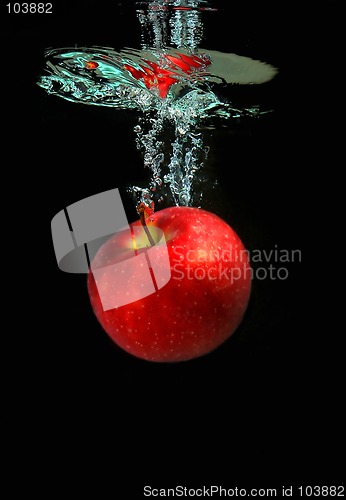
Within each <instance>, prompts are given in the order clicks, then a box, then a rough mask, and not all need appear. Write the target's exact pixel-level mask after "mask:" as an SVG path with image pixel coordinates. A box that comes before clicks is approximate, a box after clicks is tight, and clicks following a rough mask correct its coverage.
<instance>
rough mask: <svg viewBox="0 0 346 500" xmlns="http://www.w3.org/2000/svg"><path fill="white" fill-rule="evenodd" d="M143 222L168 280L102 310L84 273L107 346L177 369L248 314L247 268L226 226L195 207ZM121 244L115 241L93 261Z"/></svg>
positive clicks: (210, 347)
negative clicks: (160, 241) (167, 268)
mask: <svg viewBox="0 0 346 500" xmlns="http://www.w3.org/2000/svg"><path fill="white" fill-rule="evenodd" d="M146 223H147V227H148V229H149V231H150V228H154V227H157V228H159V229H160V230H161V231H163V233H164V235H165V239H166V245H167V250H168V255H169V259H170V265H171V279H170V280H169V282H168V283H167V284H166V285H165V286H163V288H161V289H159V290H158V291H156V292H155V293H153V294H151V295H148V296H147V297H145V298H142V299H139V300H137V301H135V302H132V303H131V304H128V305H123V306H121V307H117V308H113V309H110V310H107V311H104V310H103V308H102V304H101V300H100V296H99V293H98V290H97V287H96V282H95V279H94V276H93V274H92V272H91V271H90V272H89V274H88V282H87V284H88V292H89V297H90V302H91V306H92V308H93V311H94V313H95V315H96V317H97V319H98V321H99V323H100V324H101V325H102V327H103V329H104V330H105V331H106V332H107V334H108V335H109V336H110V337H111V339H112V340H113V341H114V342H115V343H116V344H117V345H118V346H120V347H121V348H122V349H124V350H125V351H127V352H128V353H130V354H132V355H134V356H136V357H138V358H142V359H145V360H148V361H156V362H176V361H186V360H189V359H193V358H197V357H199V356H202V355H205V354H207V353H209V352H211V351H212V350H214V349H215V348H216V347H218V346H220V345H221V344H222V343H223V342H224V341H225V340H226V339H228V338H229V337H230V336H231V335H232V334H233V333H234V331H235V330H236V328H237V327H238V325H239V323H240V322H241V320H242V318H243V315H244V313H245V310H246V308H247V304H248V301H249V297H250V290H251V268H250V264H249V259H248V255H247V252H246V250H245V248H244V245H243V244H242V242H241V240H240V238H239V236H238V235H237V234H236V233H235V232H234V231H233V229H232V228H231V227H230V226H229V225H228V224H227V223H226V222H225V221H223V220H222V219H221V218H219V217H218V216H217V215H215V214H212V213H210V212H207V211H205V210H202V209H198V208H194V207H177V206H175V207H169V208H166V209H163V210H161V211H157V212H154V213H153V214H152V215H151V216H150V217H148V219H147V221H146ZM138 225H140V221H137V222H135V223H133V224H131V225H130V226H138ZM121 244H122V242H121V237H119V239H118V238H117V235H115V237H113V238H111V239H110V240H108V241H107V242H106V243H105V244H104V245H103V246H102V247H101V248H100V250H99V251H98V253H97V254H96V256H95V259H94V260H97V259H98V258H99V257H100V255H102V256H104V255H111V254H112V252H113V253H114V247H115V245H121ZM109 262H110V261H109V259H108V260H107V263H109ZM108 278H109V279H111V277H110V276H109V277H107V279H108Z"/></svg>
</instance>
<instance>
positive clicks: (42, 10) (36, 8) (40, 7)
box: [6, 2, 53, 14]
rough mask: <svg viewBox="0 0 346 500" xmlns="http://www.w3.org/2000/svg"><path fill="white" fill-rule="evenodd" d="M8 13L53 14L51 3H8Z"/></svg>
mask: <svg viewBox="0 0 346 500" xmlns="http://www.w3.org/2000/svg"><path fill="white" fill-rule="evenodd" d="M6 7H7V12H8V13H9V14H53V4H52V3H34V2H31V3H19V2H16V3H8V4H7V5H6Z"/></svg>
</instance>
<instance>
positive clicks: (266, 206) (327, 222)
mask: <svg viewBox="0 0 346 500" xmlns="http://www.w3.org/2000/svg"><path fill="white" fill-rule="evenodd" d="M223 4H226V5H223ZM215 5H216V2H215ZM218 5H219V7H220V10H219V12H218V13H206V14H205V15H204V17H203V19H204V26H205V35H204V43H203V45H204V46H205V47H207V48H211V49H214V50H221V51H225V52H235V53H238V54H242V55H247V56H249V57H253V58H259V59H261V60H263V61H266V62H269V63H271V64H273V65H274V66H277V67H278V68H279V70H280V72H279V75H278V76H277V77H276V78H275V79H274V80H273V81H272V82H270V83H267V84H264V85H262V86H260V88H254V87H250V88H248V87H245V88H243V89H238V88H235V87H230V88H228V89H224V92H225V93H227V95H228V96H229V97H230V98H231V99H232V98H233V99H235V100H237V101H238V102H240V103H248V102H249V103H251V102H252V103H260V104H265V105H268V106H269V107H272V108H273V109H274V113H271V114H270V115H267V116H266V117H263V119H261V120H255V121H253V122H245V123H242V124H237V123H231V122H229V123H228V124H227V127H223V128H220V129H218V130H206V131H205V132H204V133H205V144H206V145H209V146H210V148H211V150H210V155H209V160H208V164H207V167H206V169H207V173H208V175H209V176H210V178H211V179H218V180H219V184H218V187H215V188H213V189H210V190H209V191H206V193H205V202H204V205H203V208H206V209H208V210H210V211H213V212H215V213H217V214H218V215H220V216H221V217H222V218H224V219H225V220H226V221H227V222H228V223H229V224H230V225H231V226H232V227H233V228H234V229H235V230H236V231H237V232H238V234H239V235H240V236H241V238H242V240H243V242H244V244H245V246H246V247H247V248H249V249H250V250H254V249H267V250H270V249H271V248H273V247H274V245H278V248H285V249H288V250H290V249H300V250H301V251H302V262H301V263H294V264H292V265H290V267H289V279H287V280H285V281H278V280H276V281H270V280H265V281H259V280H256V281H254V283H253V293H252V297H251V301H250V304H249V308H248V311H247V313H246V316H245V318H244V321H243V323H242V325H241V326H240V327H239V329H238V331H237V332H236V333H235V334H234V335H233V337H232V338H231V339H229V341H227V342H226V343H225V344H224V345H223V346H222V347H220V348H219V349H217V350H216V351H214V352H213V353H211V354H209V355H207V356H205V357H203V358H200V359H196V360H193V361H189V362H185V363H180V364H155V363H148V362H145V361H142V360H139V359H136V358H134V357H131V356H130V355H128V354H126V353H125V352H123V351H121V350H120V349H118V348H117V347H116V346H115V345H114V344H113V343H112V342H111V341H110V340H109V339H108V337H107V335H106V334H105V333H104V332H103V331H102V329H101V327H100V326H99V325H98V323H97V321H96V319H95V317H94V316H93V313H92V311H91V309H90V307H89V302H88V295H87V290H86V281H85V276H79V275H69V274H65V273H62V272H60V271H59V269H58V267H57V265H56V262H55V257H54V252H53V246H52V242H51V234H50V221H51V219H52V217H53V216H54V215H55V214H56V213H57V212H58V211H60V210H61V209H62V208H63V207H65V206H67V205H69V204H71V203H73V202H75V201H78V200H80V199H82V198H84V197H87V196H90V195H92V194H95V193H98V192H102V191H104V190H107V189H111V188H113V187H118V188H119V189H120V190H121V192H122V194H123V199H124V202H125V205H126V210H127V214H128V218H129V220H133V219H134V218H135V216H136V214H135V207H134V205H133V202H132V200H131V199H130V198H129V197H128V196H127V195H126V187H127V186H129V185H132V184H138V183H140V182H145V181H146V179H147V172H145V171H144V168H143V164H142V158H141V156H140V153H139V152H138V151H137V150H136V148H135V143H134V133H133V127H134V125H135V124H136V123H137V119H138V115H137V114H136V113H134V112H130V111H119V110H117V111H116V110H111V109H102V108H96V107H92V106H83V105H79V104H74V103H69V102H65V101H64V100H62V99H59V98H56V97H51V96H48V95H46V94H45V92H44V91H43V90H42V89H41V88H39V87H38V86H37V85H36V80H37V78H38V76H39V75H40V73H41V71H42V68H43V64H44V61H43V51H44V49H45V48H46V47H49V46H52V47H63V46H74V45H80V46H90V45H103V46H111V47H115V48H116V49H121V48H122V47H128V46H131V47H135V48H139V47H140V30H139V23H138V21H137V19H136V14H135V9H134V7H133V2H130V1H128V2H118V3H117V2H112V1H110V0H109V1H101V0H98V1H93V0H89V1H86V0H84V1H76V0H74V1H73V2H67V1H66V2H63V1H59V2H57V1H55V2H53V14H52V15H50V16H49V15H46V16H44V15H42V16H39V15H35V16H28V15H27V16H25V15H8V14H7V13H6V10H5V7H4V6H3V5H2V6H1V8H2V14H4V13H5V15H2V21H1V28H2V38H3V40H2V48H3V51H4V54H3V60H2V62H3V68H2V75H3V76H2V88H3V90H2V92H3V96H4V97H3V100H2V105H3V107H4V109H5V121H4V125H5V127H4V128H5V134H4V135H3V138H4V139H5V140H4V145H5V148H6V150H7V151H8V154H7V161H6V162H4V167H3V169H4V170H3V171H4V178H6V183H5V184H4V185H5V189H4V191H6V192H7V190H8V192H7V193H6V196H5V194H4V198H6V197H8V196H10V199H11V197H12V194H9V193H13V197H14V199H15V200H16V201H15V204H16V207H15V210H14V211H13V212H12V209H11V210H9V209H8V207H9V205H8V199H7V205H6V207H7V210H6V214H7V222H9V225H10V229H12V231H13V233H14V234H15V236H14V237H13V238H14V239H13V243H11V244H10V250H9V251H10V252H11V258H7V259H6V266H7V265H8V266H9V265H10V264H9V263H8V262H9V261H11V262H12V263H14V262H15V269H16V272H15V279H14V278H13V271H11V273H10V274H11V279H10V280H9V289H10V290H11V294H10V295H11V297H12V299H13V298H15V299H16V304H18V305H17V306H16V307H15V311H14V313H13V315H12V314H11V318H12V319H11V321H12V322H13V323H12V324H10V325H9V326H8V327H7V329H6V330H8V332H9V333H8V337H11V339H13V340H14V342H15V348H14V362H13V363H11V367H10V368H9V369H8V371H7V373H6V376H7V377H8V378H7V380H8V382H9V386H10V387H11V384H14V381H15V380H17V382H18V383H16V384H15V387H16V389H15V390H13V391H11V390H10V391H9V392H10V394H11V396H12V397H13V401H14V402H16V404H17V405H18V410H16V411H14V412H13V413H14V421H15V422H16V425H17V427H16V429H17V430H16V432H17V435H20V440H19V441H20V448H19V449H21V450H22V453H24V450H25V451H26V452H27V453H28V456H30V452H31V451H32V450H36V453H37V454H38V456H39V457H40V460H39V461H38V462H37V466H36V471H37V473H36V474H34V475H33V476H32V477H31V479H33V480H34V484H35V485H36V486H37V487H38V488H39V487H40V486H39V485H41V487H42V484H41V478H42V476H44V477H45V478H46V479H47V483H48V484H49V485H50V487H52V488H54V489H55V488H59V487H61V488H62V491H65V492H66V487H65V485H66V484H67V479H68V478H72V479H74V480H73V485H74V488H76V490H75V491H76V492H78V491H80V488H82V486H83V487H84V486H85V485H87V486H88V487H89V484H90V483H91V482H95V483H96V485H97V487H100V486H101V480H99V479H98V477H99V476H97V474H96V470H98V471H99V469H103V471H104V472H105V478H106V479H107V480H110V481H111V483H112V490H111V491H112V492H113V493H114V495H112V496H114V497H116V498H118V496H117V491H118V488H119V487H120V485H121V486H122V487H127V488H128V489H127V493H123V494H122V495H123V496H122V498H142V488H143V485H144V484H152V485H153V486H154V485H156V486H161V487H169V486H170V487H173V486H175V485H177V484H186V485H190V486H191V487H197V486H200V485H201V484H208V483H209V484H210V483H214V484H217V483H220V484H223V485H226V486H227V487H234V486H238V487H240V486H250V485H252V486H253V487H258V488H259V487H268V488H269V487H273V485H275V484H277V483H279V484H285V485H290V484H296V483H297V482H298V481H302V482H303V484H304V483H305V484H306V483H307V484H320V485H322V483H323V479H324V478H326V481H325V482H326V484H331V483H340V476H339V475H338V474H339V467H340V460H339V458H338V448H339V446H340V445H341V443H342V441H343V437H344V435H343V425H342V421H343V418H342V416H343V412H342V410H341V399H342V393H343V392H344V384H343V382H342V378H343V377H342V372H343V370H342V348H341V345H342V342H341V337H342V335H343V331H344V327H343V326H339V325H338V324H337V322H336V317H337V310H338V307H340V304H339V305H338V297H340V293H339V291H337V288H336V285H335V283H338V281H339V279H341V278H339V276H340V275H341V271H342V265H343V263H342V255H341V254H340V245H339V242H338V234H339V233H340V228H341V227H342V226H341V227H340V226H338V225H337V224H336V222H335V221H336V215H337V212H338V210H339V206H338V200H339V196H338V194H337V188H338V184H339V182H338V180H337V177H336V175H337V169H336V162H340V160H339V159H336V158H334V143H335V142H337V139H336V130H337V128H338V127H337V125H336V124H335V121H334V116H335V115H334V114H333V109H334V108H335V103H336V100H335V92H336V89H334V88H331V86H330V82H329V76H328V75H327V74H326V68H328V70H330V71H331V73H332V75H334V79H337V78H336V75H337V74H338V66H337V64H338V60H337V57H336V56H335V55H334V54H335V53H336V52H337V49H338V47H337V45H338V34H339V31H338V29H339V27H340V18H341V15H340V9H339V3H338V2H333V1H330V2H320V3H318V5H314V8H311V9H308V8H307V9H306V10H305V11H304V12H303V11H302V8H301V7H300V6H294V5H292V4H291V3H289V2H286V3H285V2H283V3H281V2H280V4H275V6H273V5H271V4H269V3H264V4H263V3H259V2H256V3H255V2H254V3H249V2H238V3H235V2H218ZM321 84H322V85H321ZM316 107H317V111H318V113H317V114H314V113H313V112H312V111H313V109H314V108H315V111H316ZM326 110H327V111H326ZM316 125H317V128H323V133H322V137H321V138H318V137H319V136H318V135H315V134H314V132H313V130H314V129H315V126H316ZM316 162H322V163H323V168H322V169H321V171H320V172H322V173H319V171H317V169H316ZM7 179H8V181H7ZM9 212H10V213H11V216H9ZM12 213H13V215H12ZM334 225H335V227H334ZM11 234H12V233H11ZM6 266H5V267H6ZM341 286H342V284H341ZM11 302H12V305H13V300H11ZM340 302H341V301H340ZM11 407H12V405H11ZM57 457H59V458H57ZM15 463H16V462H15ZM35 463H36V462H35ZM101 464H102V465H101ZM195 471H196V473H197V475H196V476H195ZM127 477H129V478H130V479H129V480H128V479H127ZM125 478H126V479H125ZM196 478H197V479H196ZM184 481H185V482H184ZM280 481H281V482H280ZM102 483H103V481H102ZM126 485H127V486H126ZM90 487H91V484H90ZM70 489H71V490H72V485H71V486H70ZM69 491H70V490H69Z"/></svg>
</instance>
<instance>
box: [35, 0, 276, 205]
mask: <svg viewBox="0 0 346 500" xmlns="http://www.w3.org/2000/svg"><path fill="white" fill-rule="evenodd" d="M136 8H137V10H136V12H137V18H138V20H139V23H140V25H141V28H142V29H141V49H134V48H125V49H123V50H121V51H116V50H115V49H113V48H111V47H98V46H94V47H80V48H75V47H73V48H72V47H67V48H55V49H54V48H53V49H48V50H47V51H46V53H45V57H46V67H45V73H44V74H43V75H42V76H41V77H40V78H39V80H38V85H39V86H41V87H42V88H43V89H44V90H46V91H47V92H48V93H49V94H52V95H56V96H58V97H61V98H64V99H66V100H69V101H72V102H78V103H84V104H89V105H97V106H107V107H112V108H114V109H135V110H138V111H139V112H140V116H139V120H138V124H137V125H136V127H135V128H134V132H135V134H136V145H137V148H138V149H139V150H140V151H141V152H142V154H143V161H144V166H145V167H146V168H148V169H149V171H150V179H149V181H148V185H147V186H145V187H139V186H131V187H130V188H129V192H130V193H131V194H132V195H133V197H134V199H135V200H136V203H144V204H145V205H146V206H147V207H148V209H150V210H151V209H153V208H154V205H155V203H156V202H157V203H160V202H162V201H163V200H164V199H167V197H169V198H170V199H169V202H170V203H171V202H172V203H174V204H176V205H191V204H195V203H198V200H197V199H196V195H197V193H196V189H195V186H196V178H199V180H200V179H201V174H200V172H201V171H202V167H203V165H204V162H205V161H206V157H207V151H208V148H207V147H205V146H204V141H203V134H202V132H200V131H199V129H198V127H200V126H201V124H204V125H205V126H211V125H212V124H213V120H214V119H217V120H229V119H232V118H237V119H239V118H241V117H248V116H251V117H257V116H260V115H261V114H263V113H265V112H267V111H268V110H263V109H261V108H260V107H259V106H257V105H254V106H250V107H246V108H244V107H239V106H237V105H235V104H234V103H233V102H231V101H229V100H228V99H225V98H224V97H220V95H219V94H220V93H219V92H217V90H216V89H217V88H218V87H219V86H220V84H222V85H225V84H228V83H236V84H261V83H264V82H266V81H269V80H270V79H272V78H273V77H274V76H275V75H276V73H277V70H276V68H274V67H273V66H271V65H269V64H266V63H263V62H261V61H256V60H253V59H251V58H249V57H243V56H239V55H237V54H224V53H221V52H217V51H213V50H206V49H199V48H198V46H199V44H200V43H201V41H202V38H203V24H202V18H201V14H202V12H205V11H215V10H216V9H213V8H212V7H211V6H210V4H209V3H208V2H205V1H203V0H149V1H146V2H137V3H136ZM167 187H168V188H169V190H167ZM198 196H202V192H200V193H199V194H198Z"/></svg>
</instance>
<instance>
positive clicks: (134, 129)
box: [133, 125, 142, 134]
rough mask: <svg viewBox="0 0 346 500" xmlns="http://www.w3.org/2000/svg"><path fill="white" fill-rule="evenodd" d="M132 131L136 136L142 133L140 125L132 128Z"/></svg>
mask: <svg viewBox="0 0 346 500" xmlns="http://www.w3.org/2000/svg"><path fill="white" fill-rule="evenodd" d="M133 131H134V132H136V134H139V133H140V132H142V127H141V126H140V125H136V126H135V127H133Z"/></svg>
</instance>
